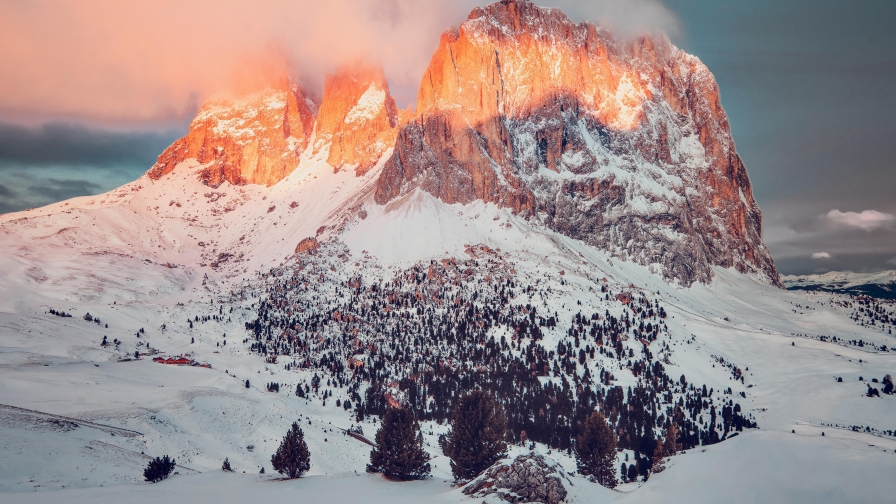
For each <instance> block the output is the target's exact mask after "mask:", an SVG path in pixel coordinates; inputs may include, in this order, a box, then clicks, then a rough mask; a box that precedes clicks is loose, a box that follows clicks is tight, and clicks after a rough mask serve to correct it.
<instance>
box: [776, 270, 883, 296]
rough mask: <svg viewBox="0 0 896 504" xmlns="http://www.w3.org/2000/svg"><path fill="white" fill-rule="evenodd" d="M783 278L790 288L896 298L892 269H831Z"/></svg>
mask: <svg viewBox="0 0 896 504" xmlns="http://www.w3.org/2000/svg"><path fill="white" fill-rule="evenodd" d="M782 280H783V281H784V285H786V286H787V288H788V289H794V290H806V291H812V290H818V291H827V292H837V293H840V294H853V295H859V294H861V295H865V296H871V297H875V298H883V299H896V271H892V270H891V271H879V272H877V273H855V272H852V271H829V272H827V273H819V274H814V275H786V276H783V277H782Z"/></svg>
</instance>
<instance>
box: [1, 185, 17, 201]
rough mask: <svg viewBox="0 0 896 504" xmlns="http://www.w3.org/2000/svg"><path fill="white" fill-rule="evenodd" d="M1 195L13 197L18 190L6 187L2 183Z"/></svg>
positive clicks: (7, 197)
mask: <svg viewBox="0 0 896 504" xmlns="http://www.w3.org/2000/svg"><path fill="white" fill-rule="evenodd" d="M0 197H2V198H5V199H11V198H15V197H16V192H15V191H13V190H12V189H10V188H8V187H6V186H5V185H3V184H0Z"/></svg>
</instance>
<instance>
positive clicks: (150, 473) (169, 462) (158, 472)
mask: <svg viewBox="0 0 896 504" xmlns="http://www.w3.org/2000/svg"><path fill="white" fill-rule="evenodd" d="M174 465H175V462H174V459H173V458H169V457H168V455H165V456H164V457H156V458H154V459H152V460H150V461H149V465H147V466H146V469H144V470H143V477H144V478H146V481H149V482H151V483H158V482H159V481H162V480H163V479H165V478H167V477H168V476H170V475H171V472H172V471H174Z"/></svg>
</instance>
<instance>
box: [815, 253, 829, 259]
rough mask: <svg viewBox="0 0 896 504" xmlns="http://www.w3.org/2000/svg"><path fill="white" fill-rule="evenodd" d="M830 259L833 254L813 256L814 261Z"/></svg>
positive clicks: (816, 254)
mask: <svg viewBox="0 0 896 504" xmlns="http://www.w3.org/2000/svg"><path fill="white" fill-rule="evenodd" d="M830 258H831V254H828V253H827V252H816V253H814V254H812V259H830Z"/></svg>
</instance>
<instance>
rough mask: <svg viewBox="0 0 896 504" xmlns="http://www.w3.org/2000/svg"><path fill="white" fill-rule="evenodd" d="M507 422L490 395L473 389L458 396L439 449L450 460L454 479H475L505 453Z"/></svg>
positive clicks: (499, 406)
mask: <svg viewBox="0 0 896 504" xmlns="http://www.w3.org/2000/svg"><path fill="white" fill-rule="evenodd" d="M506 430H507V421H506V420H505V419H504V411H503V409H502V408H501V405H500V404H499V403H498V402H497V401H495V398H494V397H492V396H491V395H490V394H488V393H486V392H484V391H482V390H476V391H473V392H470V393H469V394H467V395H465V396H463V397H461V399H460V401H458V403H457V405H456V406H455V407H454V412H453V415H452V420H451V432H449V433H448V436H447V437H446V439H445V443H444V445H443V447H442V448H443V450H444V452H445V455H447V456H448V458H450V459H451V472H452V473H453V474H454V479H456V480H458V481H464V480H468V479H471V478H475V477H476V476H478V475H479V474H480V473H482V471H484V470H486V469H488V468H489V467H490V466H491V465H492V464H494V463H495V462H497V461H499V460H501V459H502V458H503V457H505V456H506V455H507V443H506V442H505V441H504V438H505V431H506Z"/></svg>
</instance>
